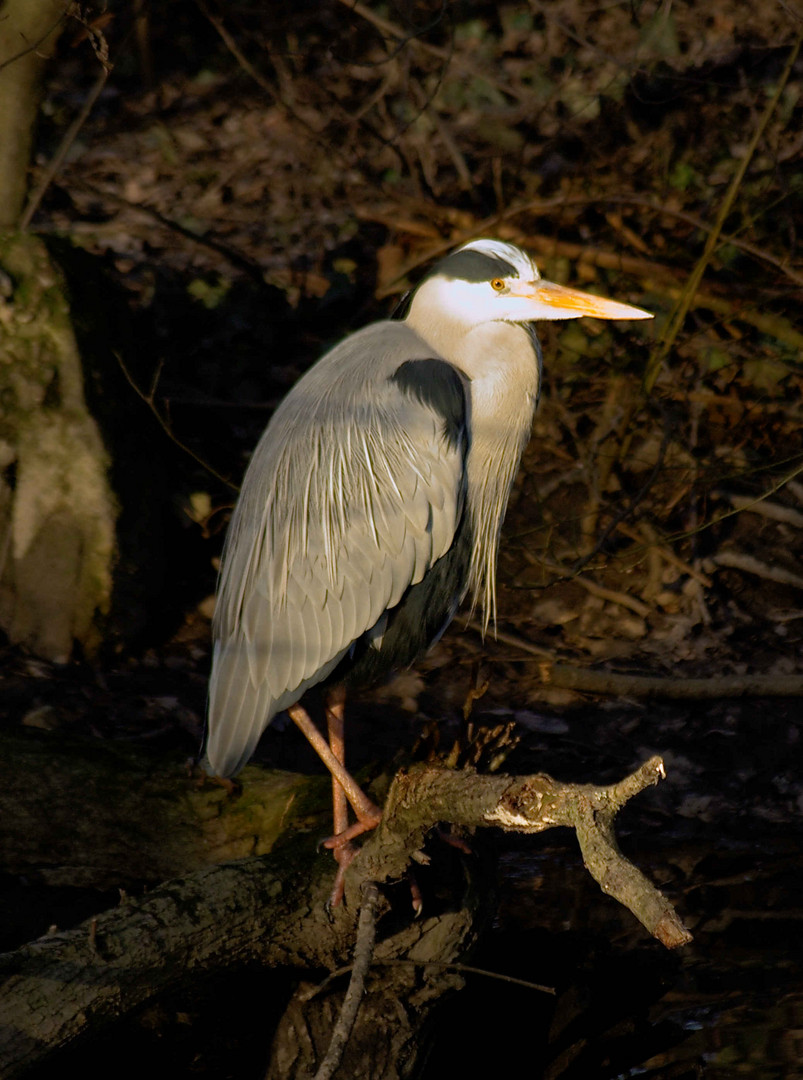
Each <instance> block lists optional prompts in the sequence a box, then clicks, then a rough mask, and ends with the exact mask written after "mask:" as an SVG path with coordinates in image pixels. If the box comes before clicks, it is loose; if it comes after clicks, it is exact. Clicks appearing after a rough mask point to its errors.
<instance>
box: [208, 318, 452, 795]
mask: <svg viewBox="0 0 803 1080" xmlns="http://www.w3.org/2000/svg"><path fill="white" fill-rule="evenodd" d="M379 325H380V326H382V325H384V326H385V327H387V326H389V325H392V326H397V325H399V324H379ZM371 329H374V328H369V330H371ZM394 333H395V331H394ZM405 333H406V334H407V335H412V332H411V331H405ZM363 334H364V335H365V332H363ZM358 336H359V335H358ZM365 336H367V337H368V338H369V339H370V336H371V335H365ZM352 341H353V339H349V341H348V342H346V343H344V345H343V346H340V347H339V349H340V350H342V351H344V352H345V353H346V355H345V356H344V358H343V359H344V361H347V360H348V354H347V351H346V346H347V345H348V344H349V342H352ZM413 344H418V345H420V344H421V343H420V341H418V342H416V343H413ZM405 345H406V350H405V351H406V355H408V356H409V348H410V347H411V344H410V343H409V342H405ZM334 353H335V354H336V353H338V350H334ZM329 355H330V356H332V355H333V354H329ZM402 355H404V352H403V353H402ZM419 355H420V353H419ZM325 359H327V360H328V357H327V358H325ZM384 360H385V363H384V365H379V369H380V370H379V377H376V376H374V377H372V378H368V379H363V380H357V381H356V383H354V384H350V385H349V388H348V390H347V391H342V392H341V393H340V394H339V396H338V392H337V388H335V389H334V390H333V389H332V387H331V386H330V385H329V383H328V382H327V378H326V372H327V368H326V365H324V364H323V361H322V362H320V363H319V365H317V368H318V369H321V368H323V371H321V370H317V371H316V369H312V371H311V372H310V373H308V376H307V377H305V379H302V380H301V382H300V383H299V384H297V386H296V388H295V389H294V390H293V391H291V394H290V395H289V396H288V398H287V399H285V402H284V403H283V405H282V406H281V407H280V409H279V410H277V414H276V416H275V417H274V420H273V421H272V422H271V424H270V425H269V427H268V429H267V430H266V432H265V435H264V436H263V439H262V441H261V442H260V445H259V447H258V448H257V450H256V451H255V454H254V457H253V459H252V463H251V465H250V466H249V470H248V473H247V475H246V479H245V482H244V485H243V490H242V493H241V496H240V500H239V502H238V505H237V508H236V510H235V515H234V518H233V520H232V525H231V528H230V533H229V537H228V539H227V549H226V551H225V553H224V559H223V566H222V569H221V583H220V589H219V598H218V606H217V611H216V616H215V628H214V629H215V637H216V644H215V651H214V659H213V668H212V675H211V679H210V689H209V699H210V700H209V718H208V735H207V747H206V753H207V759H208V763H209V765H210V767H211V769H212V771H213V772H214V773H216V774H217V775H220V776H228V775H233V774H234V773H236V772H237V771H238V770H239V769H240V768H241V767H242V766H243V765H244V764H245V762H246V761H247V760H248V758H249V757H250V756H251V754H252V753H253V751H254V749H255V747H256V744H257V742H258V740H259V737H260V735H261V734H262V732H263V730H264V729H265V727H266V726H267V725H268V723H269V722H270V720H271V718H272V717H273V716H274V715H275V714H276V713H277V712H279V711H280V710H281V709H284V708H287V707H288V706H289V705H291V704H293V703H294V702H296V701H297V700H298V699H299V698H300V697H301V695H302V694H303V693H304V691H305V690H307V689H308V688H309V687H310V686H313V685H314V684H316V683H318V682H320V681H322V680H323V679H325V678H326V677H327V675H329V674H330V673H331V671H332V670H333V669H334V668H335V667H336V666H337V664H338V663H339V662H340V661H341V660H342V659H343V657H344V656H345V655H346V654H347V653H348V651H349V650H350V649H351V647H352V645H353V644H354V643H355V642H356V641H357V640H358V639H359V638H360V637H361V636H362V635H363V634H365V633H366V632H369V631H370V630H371V629H372V628H373V627H374V626H375V625H376V624H377V623H378V622H379V620H380V619H381V618H382V616H383V614H384V612H385V611H387V610H388V609H389V608H392V607H394V606H395V605H396V604H398V603H399V601H400V600H401V598H402V596H403V594H404V593H405V591H406V590H407V589H408V588H409V587H410V586H411V585H414V584H416V583H417V582H419V581H421V579H422V578H423V577H424V575H425V574H426V573H427V571H428V570H429V568H430V567H431V566H432V565H433V564H434V563H435V562H436V561H437V560H438V559H439V558H441V557H442V556H443V555H444V554H445V553H446V552H447V551H448V550H449V548H450V546H451V544H452V541H453V539H454V536H455V532H456V529H457V527H458V524H459V521H460V517H461V514H462V511H463V502H464V496H465V455H466V448H467V434H466V433H467V409H468V400H469V398H468V387H467V382H466V380H465V377H464V376H462V375H461V374H460V373H459V372H457V370H456V369H455V368H453V367H452V366H451V365H449V364H446V362H445V361H441V360H406V361H402V362H401V363H398V362H397V361H396V357H395V353H394V352H393V350H391V357H390V360H392V363H390V362H389V360H388V357H385V358H384ZM344 366H346V367H347V364H345V363H344ZM388 366H390V369H391V375H390V376H387V375H385V374H384V371H386V370H387V369H388ZM383 368H384V371H383ZM324 391H326V392H324Z"/></svg>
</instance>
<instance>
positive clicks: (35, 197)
mask: <svg viewBox="0 0 803 1080" xmlns="http://www.w3.org/2000/svg"><path fill="white" fill-rule="evenodd" d="M77 11H78V5H74V6H73V7H71V8H70V10H69V12H68V13H67V14H69V15H71V16H72V17H73V18H75V17H77V16H76V12H77ZM79 21H81V22H82V24H83V26H84V28H85V30H86V31H87V34H88V35H89V36H90V39H91V41H92V46H93V48H94V50H95V55H96V56H97V57H98V59H99V60H100V64H101V72H100V74H99V75H98V77H97V79H96V80H95V83H94V85H93V87H92V89H91V90H90V91H89V93H88V94H87V96H86V99H85V101H84V104H83V105H82V106H81V109H80V110H79V112H78V115H77V116H76V117H75V119H74V120H73V122H72V123H71V124H70V126H69V127H68V128H67V130H66V132H65V133H64V138H63V139H62V140H61V142H60V143H59V146H58V149H57V150H56V152H55V154H54V155H53V157H52V158H51V159H50V162H49V164H48V166H47V168H46V169H45V171H44V172H43V173H42V175H41V177H40V179H39V182H38V183H37V185H36V187H35V188H34V189H33V190H32V191H31V193H30V195H29V196H28V203H27V206H26V207H25V210H24V212H23V214H22V217H21V218H20V223H19V230H20V232H26V231H27V229H28V226H29V225H30V224H31V220H32V218H33V216H34V214H35V213H36V211H37V210H38V209H39V205H40V204H41V202H42V199H43V198H44V196H45V192H46V191H47V189H48V188H49V187H50V185H51V184H52V183H53V178H54V177H55V176H56V174H57V173H58V172H59V170H60V169H61V166H62V165H63V164H64V160H65V158H66V157H67V154H68V153H69V151H70V147H71V146H72V145H73V143H74V142H75V140H76V139H77V138H78V132H79V131H80V130H81V128H82V127H83V126H84V124H85V123H86V121H87V118H88V116H89V114H90V113H91V112H92V109H93V108H94V105H95V102H96V101H97V100H98V98H99V97H100V94H101V91H102V90H103V87H104V86H105V85H106V80H107V79H108V77H109V75H110V74H111V71H112V67H113V65H112V63H111V62H110V61H109V46H108V44H107V42H106V38H105V37H104V35H103V33H102V32H101V31H100V30H98V29H96V28H90V27H89V26H88V25H87V23H86V22H85V21H84V20H83V19H81V20H79Z"/></svg>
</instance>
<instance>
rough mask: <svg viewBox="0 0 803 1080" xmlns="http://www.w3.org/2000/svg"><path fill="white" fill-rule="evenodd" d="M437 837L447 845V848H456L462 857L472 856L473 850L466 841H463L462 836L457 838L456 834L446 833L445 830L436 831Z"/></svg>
mask: <svg viewBox="0 0 803 1080" xmlns="http://www.w3.org/2000/svg"><path fill="white" fill-rule="evenodd" d="M435 831H436V833H437V837H438V839H439V840H441V841H443V843H444V844H448V845H449V847H453V848H456V849H457V850H458V851H460V852H462V854H463V855H473V854H474V849H473V848H472V846H471V844H469V843H468V841H467V840H464V839H463V837H462V836H458V835H457V833H453V832H447V831H446V829H436V830H435Z"/></svg>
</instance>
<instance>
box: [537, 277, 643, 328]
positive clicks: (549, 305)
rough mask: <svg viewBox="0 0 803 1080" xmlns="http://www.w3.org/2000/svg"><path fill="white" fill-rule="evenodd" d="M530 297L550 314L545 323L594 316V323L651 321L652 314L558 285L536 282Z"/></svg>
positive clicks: (547, 315)
mask: <svg viewBox="0 0 803 1080" xmlns="http://www.w3.org/2000/svg"><path fill="white" fill-rule="evenodd" d="M526 295H527V296H528V297H529V298H531V299H533V300H535V301H536V303H538V304H543V305H544V307H545V308H546V309H548V310H547V311H545V312H544V314H543V315H542V316H541V317H542V318H544V319H579V318H580V317H581V316H582V315H590V316H591V317H592V318H594V319H651V318H652V315H651V314H650V312H649V311H642V310H641V308H637V307H631V306H630V304H620V303H619V302H618V301H617V300H607V299H605V297H603V296H595V295H594V294H593V293H587V292H582V291H581V290H580V289H570V288H568V287H567V286H566V285H556V284H555V282H554V281H536V282H533V284H532V286H530V287H529V288H528V289H527V293H526Z"/></svg>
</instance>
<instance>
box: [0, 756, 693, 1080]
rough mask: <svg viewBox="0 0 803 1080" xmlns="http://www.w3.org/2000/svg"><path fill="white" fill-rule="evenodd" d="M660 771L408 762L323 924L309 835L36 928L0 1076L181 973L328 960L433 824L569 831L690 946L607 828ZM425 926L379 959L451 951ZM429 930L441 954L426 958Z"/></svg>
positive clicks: (657, 765) (455, 943)
mask: <svg viewBox="0 0 803 1080" xmlns="http://www.w3.org/2000/svg"><path fill="white" fill-rule="evenodd" d="M663 776H664V769H663V763H662V761H661V759H660V758H658V757H655V758H652V759H651V760H650V761H648V762H646V763H645V764H644V765H642V766H641V767H640V768H639V769H638V770H637V771H636V772H634V773H633V774H632V775H631V776H628V777H627V778H626V779H624V780H622V781H621V782H620V783H617V784H613V785H610V786H606V787H595V786H594V785H591V784H562V783H559V782H557V781H555V780H553V779H552V778H551V777H549V776H546V775H541V774H537V775H533V776H526V777H510V776H498V775H494V776H480V775H477V774H475V773H473V772H470V771H467V770H461V771H454V770H450V769H444V768H440V767H433V766H431V765H427V766H416V767H414V768H412V769H410V770H409V771H401V772H400V773H398V775H397V776H396V778H395V779H394V781H393V784H392V785H391V788H390V791H389V794H388V799H387V802H386V806H385V812H384V818H383V821H382V824H381V825H380V827H379V828H378V829H377V830H376V831H375V832H374V833H373V834H371V836H370V837H369V838H368V839H367V841H366V843H365V844H364V846H363V848H362V850H361V852H360V853H359V855H358V856H357V857H356V858H355V860H354V862H353V863H352V866H351V868H350V870H349V873H348V875H347V881H346V905H345V906H344V907H342V908H340V909H338V911H337V912H335V914H334V917H333V918H332V919H330V918H329V916H328V915H327V914H326V913H325V909H324V902H325V899H326V897H327V894H328V890H329V888H330V885H331V875H332V872H333V871H332V863H331V859H330V858H329V857H328V856H323V855H319V854H316V853H315V849H314V846H313V843H312V841H311V839H310V838H309V837H306V838H304V837H302V838H301V847H302V851H301V853H300V852H299V850H298V848H299V843H296V844H295V845H294V850H293V851H292V852H289V851H286V852H285V854H276V853H271V854H270V855H268V856H264V857H259V858H251V859H245V860H243V861H240V862H236V863H231V864H227V865H224V866H217V867H212V868H208V869H205V870H202V871H200V872H198V873H195V874H191V875H190V876H189V877H187V878H184V879H177V880H174V881H171V882H168V883H167V884H165V885H162V886H161V887H160V888H158V889H157V890H155V891H154V892H152V893H150V894H149V895H147V896H146V897H145V898H144V899H142V900H140V901H137V902H131V903H129V904H127V905H126V906H123V907H120V908H118V909H116V910H114V911H109V912H106V913H104V914H102V915H100V916H98V917H97V919H94V920H91V921H90V922H88V923H85V924H83V925H82V926H80V927H78V928H76V929H75V930H72V931H69V932H66V933H58V934H54V935H52V936H47V937H44V938H41V939H40V940H38V941H35V942H33V943H31V944H29V945H27V946H25V947H24V948H22V949H19V950H18V951H17V952H16V953H13V954H8V955H7V956H5V957H2V958H0V979H2V982H3V987H2V993H0V1074H1V1075H3V1076H4V1077H14V1076H18V1075H21V1074H22V1073H24V1072H25V1071H26V1070H27V1069H29V1068H31V1067H32V1066H33V1065H34V1064H36V1063H39V1062H42V1061H43V1060H45V1059H46V1058H47V1057H49V1056H50V1055H51V1054H52V1053H53V1052H54V1051H55V1050H57V1049H58V1048H60V1047H63V1046H65V1045H67V1044H69V1043H71V1042H73V1041H74V1040H76V1039H78V1038H80V1037H82V1036H84V1035H86V1034H87V1033H88V1032H90V1031H94V1030H97V1029H98V1028H100V1027H103V1026H104V1025H106V1024H108V1023H110V1022H111V1021H113V1020H115V1019H117V1018H119V1017H121V1016H123V1015H125V1014H126V1013H127V1012H129V1011H131V1010H132V1009H134V1008H136V1007H138V1006H140V1005H142V1004H143V1003H144V1002H145V1001H147V1000H149V999H152V998H154V997H156V996H157V995H158V994H160V993H162V992H163V991H165V990H167V989H169V988H170V987H171V986H174V985H175V984H176V983H177V982H179V981H181V980H183V979H187V978H191V977H192V976H193V974H194V973H196V972H199V971H201V970H203V971H209V970H214V969H222V968H223V967H225V966H229V965H232V964H239V963H242V962H244V961H246V960H258V961H260V962H262V963H264V964H266V965H272V966H287V965H292V966H294V967H300V968H309V967H315V968H321V967H325V968H330V969H332V968H335V967H337V966H339V965H342V964H343V963H344V962H346V961H347V960H348V957H349V951H350V949H351V947H352V945H353V941H354V937H355V932H356V914H355V913H356V912H357V911H358V910H359V907H360V902H359V901H360V890H361V888H362V884H363V882H365V881H377V882H384V881H392V880H396V879H398V878H399V877H401V876H403V874H404V873H405V870H406V868H407V866H408V863H409V861H410V859H411V857H413V856H415V854H416V853H417V852H418V851H419V850H420V848H421V846H422V844H423V842H424V838H425V836H426V833H427V832H428V831H429V830H430V829H431V828H432V827H433V826H434V825H435V824H437V823H438V822H452V823H454V824H460V825H463V826H468V827H473V828H482V827H487V826H497V827H500V828H502V829H505V830H509V831H518V832H541V831H543V830H545V829H549V828H553V827H555V826H559V825H560V826H569V827H571V828H574V829H575V831H576V832H577V836H578V840H579V842H580V847H581V850H582V852H583V858H584V860H585V863H586V866H587V867H588V869H589V872H590V873H591V874H592V875H593V876H594V878H595V879H596V880H597V881H598V882H599V884H600V885H601V887H602V889H603V890H604V891H605V892H608V893H609V894H610V895H612V896H614V897H615V898H616V899H618V900H619V901H620V902H621V903H623V904H624V905H625V906H626V907H628V908H629V909H630V910H631V911H632V912H633V913H634V914H635V915H636V917H637V918H638V919H640V921H641V922H642V923H643V924H644V925H645V926H646V927H647V929H648V930H649V931H650V932H651V933H652V934H654V935H655V936H656V937H657V938H658V939H659V940H660V941H662V942H663V943H664V944H665V945H667V946H668V947H670V948H671V947H674V946H676V945H679V944H682V943H684V942H686V941H689V940H690V935H689V933H688V931H687V930H686V929H685V928H684V927H683V925H682V923H681V922H680V920H679V919H678V917H677V915H676V914H675V912H674V911H673V909H672V907H671V906H670V904H669V903H668V901H666V900H665V899H664V898H663V897H662V896H661V894H660V893H659V892H658V890H657V889H655V887H654V886H653V885H652V884H651V883H650V882H649V881H647V879H646V878H645V877H644V876H643V875H642V874H641V873H640V872H639V871H638V870H637V869H636V868H635V867H634V866H633V865H632V864H631V863H629V862H628V861H627V860H626V859H625V858H624V857H623V855H622V854H621V852H620V851H619V849H618V847H617V845H616V841H615V838H614V835H613V828H612V823H613V819H614V817H615V815H616V813H617V811H618V810H619V809H620V808H621V807H622V806H623V805H624V803H625V802H627V800H628V799H630V798H631V797H632V796H633V795H635V794H637V793H638V792H640V791H642V790H643V789H644V788H645V787H647V786H649V785H651V784H655V783H657V782H658V781H659V780H660V779H662V778H663ZM433 924H441V920H439V919H432V920H426V919H425V920H423V921H422V922H421V924H420V925H415V926H411V927H409V928H408V929H406V930H405V931H403V932H402V933H401V934H399V935H395V936H394V937H392V938H389V939H386V940H384V941H382V942H380V943H379V945H378V947H377V956H378V957H381V958H382V959H387V958H388V957H392V956H410V955H411V954H412V950H415V952H414V954H413V955H414V956H415V958H417V959H419V960H420V959H422V958H426V959H444V960H446V961H447V962H449V961H453V960H455V959H457V958H458V955H459V952H460V949H461V948H462V947H464V943H465V941H466V935H467V934H468V933H469V932H470V930H469V926H468V924H467V923H466V924H465V925H461V926H460V927H459V929H456V930H455V931H454V932H453V933H450V934H448V935H447V938H448V939H449V941H450V946H449V949H448V950H447V954H446V955H444V953H443V949H442V944H443V940H444V934H443V926H442V924H441V925H439V926H438V925H433ZM427 934H432V935H433V940H435V939H437V941H438V942H439V948H440V952H439V953H438V954H437V955H436V954H435V953H434V952H432V951H430V952H429V954H428V955H426V956H424V951H422V941H423V940H424V939H426V936H427Z"/></svg>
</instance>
